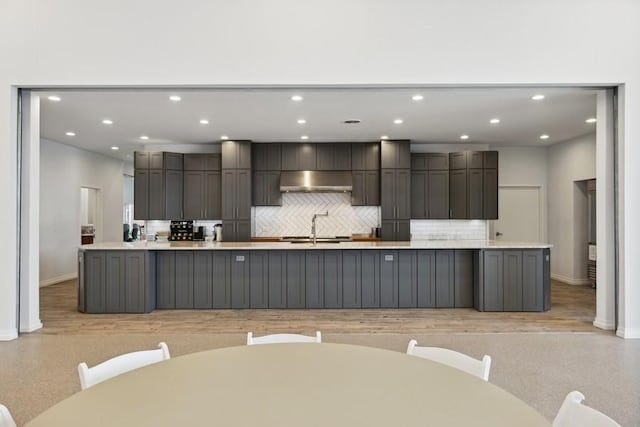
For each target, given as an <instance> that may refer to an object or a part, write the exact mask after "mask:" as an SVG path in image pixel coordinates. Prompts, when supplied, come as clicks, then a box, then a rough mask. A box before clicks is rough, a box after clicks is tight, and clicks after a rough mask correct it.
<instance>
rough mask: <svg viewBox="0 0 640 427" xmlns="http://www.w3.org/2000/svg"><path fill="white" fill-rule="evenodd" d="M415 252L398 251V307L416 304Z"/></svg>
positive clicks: (416, 270)
mask: <svg viewBox="0 0 640 427" xmlns="http://www.w3.org/2000/svg"><path fill="white" fill-rule="evenodd" d="M417 273H418V268H417V252H416V251H408V250H401V251H398V307H401V308H406V307H417V306H418V278H417Z"/></svg>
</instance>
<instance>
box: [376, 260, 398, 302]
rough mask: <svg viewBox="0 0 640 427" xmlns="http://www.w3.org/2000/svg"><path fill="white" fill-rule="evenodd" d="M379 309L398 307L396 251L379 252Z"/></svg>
mask: <svg viewBox="0 0 640 427" xmlns="http://www.w3.org/2000/svg"><path fill="white" fill-rule="evenodd" d="M380 307H386V308H393V307H398V251H380Z"/></svg>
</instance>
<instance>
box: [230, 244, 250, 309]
mask: <svg viewBox="0 0 640 427" xmlns="http://www.w3.org/2000/svg"><path fill="white" fill-rule="evenodd" d="M250 295H251V269H250V254H249V252H245V251H233V252H232V253H231V308H250V307H251V300H250Z"/></svg>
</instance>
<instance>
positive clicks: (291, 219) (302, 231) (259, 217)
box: [252, 193, 380, 237]
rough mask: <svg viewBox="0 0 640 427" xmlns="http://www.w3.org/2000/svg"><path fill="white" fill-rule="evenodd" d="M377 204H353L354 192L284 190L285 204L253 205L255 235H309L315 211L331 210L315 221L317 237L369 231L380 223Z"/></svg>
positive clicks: (283, 202) (283, 198) (283, 200)
mask: <svg viewBox="0 0 640 427" xmlns="http://www.w3.org/2000/svg"><path fill="white" fill-rule="evenodd" d="M379 210H380V208H378V207H376V206H351V193H283V194H282V206H257V207H255V208H253V216H254V217H253V218H252V219H253V221H252V223H253V226H254V230H253V235H254V236H256V237H269V236H308V235H310V234H311V218H312V217H313V214H315V213H324V212H327V211H328V212H329V216H328V217H320V218H318V219H317V220H316V226H317V235H318V236H346V235H351V234H353V233H370V232H371V228H372V227H377V226H378V225H379Z"/></svg>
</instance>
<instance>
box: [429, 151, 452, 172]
mask: <svg viewBox="0 0 640 427" xmlns="http://www.w3.org/2000/svg"><path fill="white" fill-rule="evenodd" d="M427 168H428V169H429V170H432V171H436V170H441V171H442V170H445V171H446V170H449V155H448V154H447V153H429V154H428V155H427Z"/></svg>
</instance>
